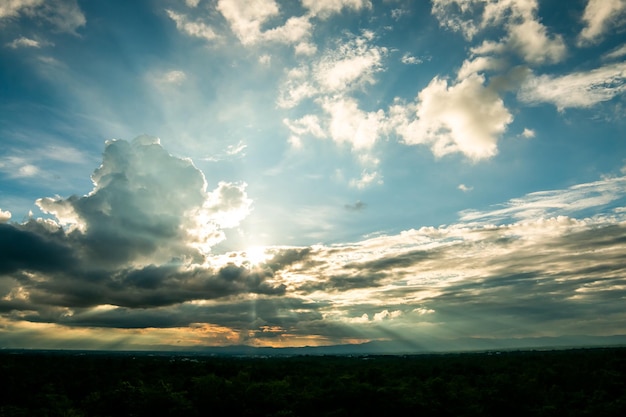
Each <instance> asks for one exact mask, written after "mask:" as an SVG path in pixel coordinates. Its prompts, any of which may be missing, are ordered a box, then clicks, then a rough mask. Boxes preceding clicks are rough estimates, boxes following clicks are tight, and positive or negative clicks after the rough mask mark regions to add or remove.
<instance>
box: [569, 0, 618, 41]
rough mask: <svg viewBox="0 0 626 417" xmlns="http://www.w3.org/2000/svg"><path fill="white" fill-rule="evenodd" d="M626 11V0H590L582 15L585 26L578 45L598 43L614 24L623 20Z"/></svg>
mask: <svg viewBox="0 0 626 417" xmlns="http://www.w3.org/2000/svg"><path fill="white" fill-rule="evenodd" d="M625 11H626V1H624V0H588V2H587V6H586V7H585V11H584V12H583V16H582V20H583V22H584V23H585V27H584V28H583V30H582V31H581V32H580V35H579V36H578V45H579V46H585V45H589V44H594V43H598V42H599V41H600V40H601V39H602V37H603V35H604V34H605V33H606V32H607V31H608V30H609V29H610V28H611V27H612V26H614V25H615V24H617V23H618V22H620V21H622V19H623V16H622V15H623V14H624V12H625Z"/></svg>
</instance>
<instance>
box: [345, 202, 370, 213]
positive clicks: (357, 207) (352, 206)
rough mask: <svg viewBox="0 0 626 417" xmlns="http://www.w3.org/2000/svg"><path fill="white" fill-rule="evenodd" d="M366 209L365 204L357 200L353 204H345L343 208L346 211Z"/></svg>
mask: <svg viewBox="0 0 626 417" xmlns="http://www.w3.org/2000/svg"><path fill="white" fill-rule="evenodd" d="M366 207H367V204H365V203H364V202H362V201H361V200H357V201H356V202H354V204H346V205H345V206H344V208H345V209H346V210H348V211H361V210H364V209H365V208H366Z"/></svg>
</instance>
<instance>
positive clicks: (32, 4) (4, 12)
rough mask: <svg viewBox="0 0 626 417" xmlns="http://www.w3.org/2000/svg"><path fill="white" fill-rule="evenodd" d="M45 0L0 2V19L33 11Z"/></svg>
mask: <svg viewBox="0 0 626 417" xmlns="http://www.w3.org/2000/svg"><path fill="white" fill-rule="evenodd" d="M43 3H44V0H14V1H8V2H2V4H0V19H7V18H14V17H18V16H19V15H20V13H28V14H30V13H33V9H35V8H37V7H40V6H41V5H42V4H43Z"/></svg>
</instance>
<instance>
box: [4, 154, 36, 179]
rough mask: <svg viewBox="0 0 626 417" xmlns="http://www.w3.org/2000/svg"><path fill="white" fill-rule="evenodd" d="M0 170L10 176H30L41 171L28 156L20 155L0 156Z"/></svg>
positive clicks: (34, 175)
mask: <svg viewBox="0 0 626 417" xmlns="http://www.w3.org/2000/svg"><path fill="white" fill-rule="evenodd" d="M0 171H2V172H5V173H6V174H7V175H8V176H9V177H11V178H32V177H36V176H38V175H39V174H40V173H41V170H40V169H39V167H37V166H36V165H34V164H33V161H32V160H31V159H29V158H25V157H22V156H5V157H3V158H0Z"/></svg>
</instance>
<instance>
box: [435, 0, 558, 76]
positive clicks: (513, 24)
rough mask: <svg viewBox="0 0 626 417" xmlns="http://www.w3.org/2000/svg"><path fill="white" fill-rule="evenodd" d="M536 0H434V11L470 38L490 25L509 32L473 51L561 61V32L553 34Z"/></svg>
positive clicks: (445, 23) (535, 61)
mask: <svg viewBox="0 0 626 417" xmlns="http://www.w3.org/2000/svg"><path fill="white" fill-rule="evenodd" d="M537 10H538V3H537V1H536V0H506V1H499V2H484V1H482V0H435V1H433V6H432V13H433V15H434V16H435V17H436V18H437V19H438V20H439V23H440V25H441V26H443V27H445V28H448V29H451V30H453V31H458V32H461V33H463V35H464V36H465V37H466V38H467V39H468V40H471V39H473V37H474V36H475V35H476V34H478V33H479V32H480V31H483V30H485V29H487V28H489V27H503V28H504V29H505V30H506V35H505V36H504V37H503V38H502V39H500V40H499V41H497V42H495V41H490V40H486V41H484V42H483V44H482V46H481V47H479V48H476V49H474V50H473V51H474V53H503V52H506V51H511V52H514V53H516V54H517V55H519V56H521V57H522V58H523V59H524V60H525V61H526V62H529V63H532V64H544V63H554V62H560V61H561V60H562V59H563V58H564V57H565V53H566V50H567V48H566V45H565V42H564V41H563V37H562V36H561V35H550V34H549V33H548V28H546V26H544V25H543V24H542V23H541V22H540V21H539V20H538V18H537V16H536V14H537Z"/></svg>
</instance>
